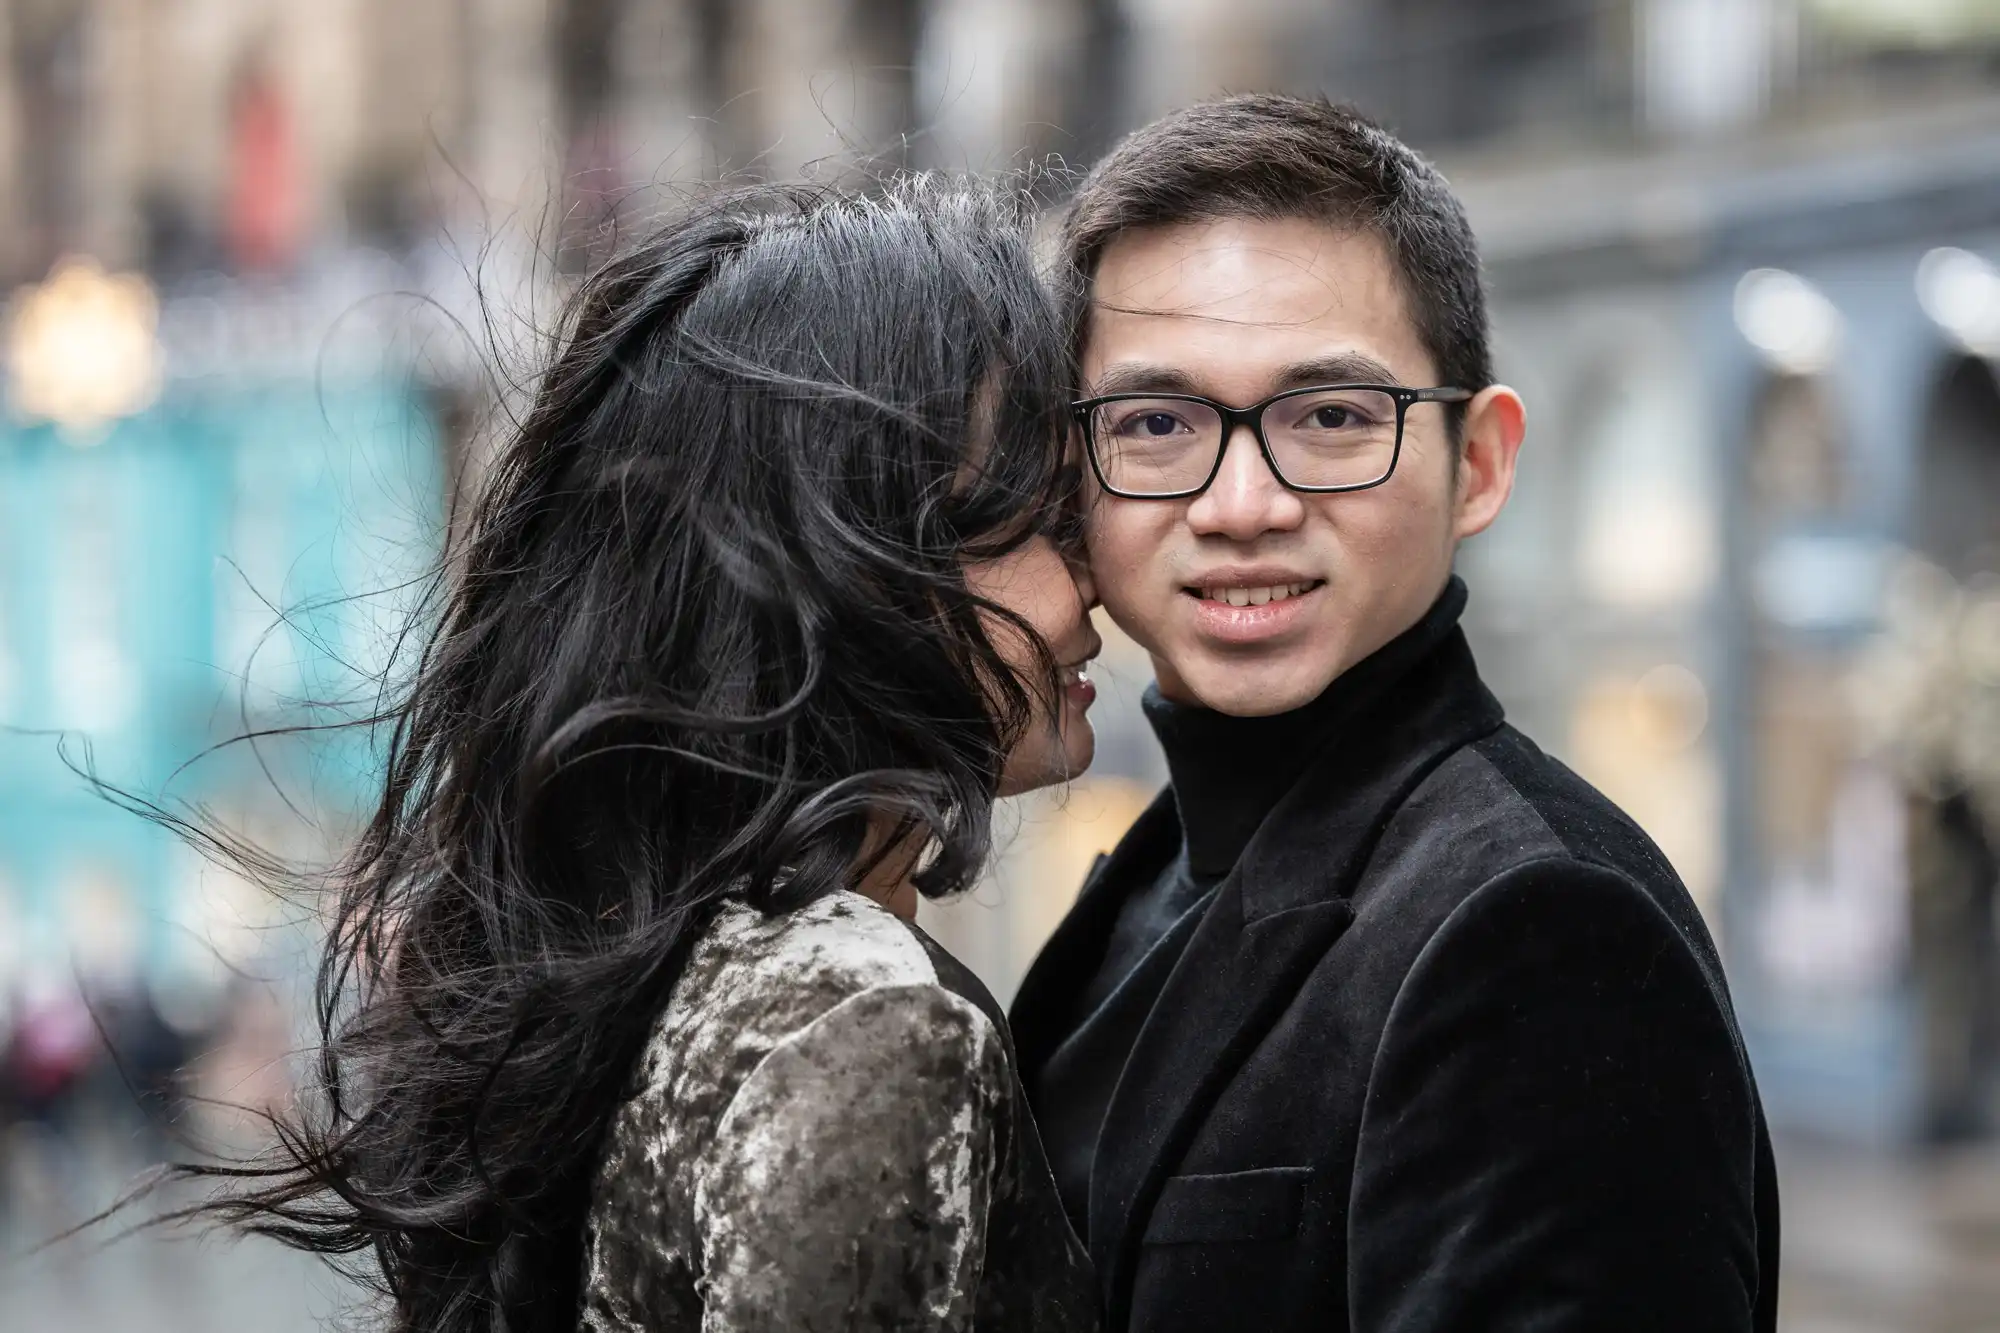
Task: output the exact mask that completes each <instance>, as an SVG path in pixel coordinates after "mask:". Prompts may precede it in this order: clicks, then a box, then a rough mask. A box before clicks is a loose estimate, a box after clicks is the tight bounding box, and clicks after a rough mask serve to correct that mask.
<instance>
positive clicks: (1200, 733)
mask: <svg viewBox="0 0 2000 1333" xmlns="http://www.w3.org/2000/svg"><path fill="white" fill-rule="evenodd" d="M1464 610H1465V585H1464V584H1463V583H1462V582H1460V581H1459V579H1458V578H1457V576H1455V575H1454V576H1453V577H1452V579H1451V581H1450V582H1448V583H1447V584H1446V585H1445V589H1444V592H1443V593H1441V594H1440V595H1439V596H1438V599H1437V601H1435V602H1433V603H1431V608H1430V610H1429V611H1426V612H1425V613H1424V615H1423V617H1422V619H1420V620H1418V621H1417V623H1416V624H1414V625H1412V626H1411V627H1410V628H1409V629H1407V630H1404V631H1403V632H1402V633H1401V634H1400V635H1398V636H1397V637H1396V638H1394V639H1391V640H1390V641H1389V642H1388V643H1387V644H1385V645H1383V646H1382V647H1381V648H1380V649H1378V650H1376V651H1375V652H1374V653H1372V654H1370V655H1369V656H1368V657H1367V658H1365V659H1363V660H1362V661H1360V662H1358V663H1356V664H1355V665H1354V666H1352V667H1350V668H1349V669H1348V670H1346V671H1344V672H1342V673H1341V675H1340V676H1339V677H1337V678H1336V679H1335V680H1334V682H1333V683H1332V684H1331V685H1329V686H1327V687H1326V689H1325V690H1324V691H1322V692H1321V693H1320V695H1319V697H1318V698H1316V699H1314V700H1313V701H1312V702H1311V703H1308V704H1305V705H1304V706H1302V707H1299V708H1295V709H1293V710H1292V711H1291V712H1289V713H1273V714H1271V715H1269V716H1266V717H1231V716H1230V715H1228V714H1227V713H1218V712H1216V711H1215V710H1214V709H1211V708H1203V707H1201V706H1200V705H1199V704H1183V703H1175V702H1173V701H1172V700H1170V699H1167V698H1166V697H1165V696H1163V695H1162V694H1161V693H1160V688H1159V686H1158V685H1151V686H1148V687H1147V689H1146V694H1145V697H1144V699H1143V700H1142V704H1143V706H1144V708H1145V710H1146V720H1147V721H1148V722H1150V723H1152V726H1153V732H1154V734H1155V735H1157V736H1158V737H1159V738H1160V748H1161V749H1162V750H1164V751H1165V752H1166V756H1167V772H1168V773H1169V775H1170V776H1171V777H1172V780H1173V789H1174V801H1175V804H1176V805H1177V806H1178V807H1179V810H1180V817H1181V829H1182V831H1183V836H1184V837H1185V838H1186V849H1187V861H1188V871H1189V873H1190V875H1191V876H1192V877H1193V878H1194V879H1196V880H1197V881H1213V880H1217V879H1220V878H1221V877H1222V876H1224V875H1226V874H1228V873H1229V869H1230V867H1231V866H1233V865H1235V864H1236V859H1237V857H1239V856H1241V855H1242V853H1243V849H1244V847H1245V846H1247V845H1248V844H1249V842H1250V838H1251V835H1252V834H1254V833H1256V831H1257V827H1258V825H1260V824H1262V823H1263V822H1264V816H1266V815H1267V814H1269V813H1270V812H1271V807H1273V806H1275V805H1276V804H1277V803H1278V800H1279V798H1280V797H1282V796H1283V795H1284V794H1285V793H1286V792H1287V791H1289V790H1290V789H1291V787H1292V784H1293V783H1294V782H1296V781H1297V780H1298V778H1299V775H1300V774H1301V773H1303V772H1304V771H1305V768H1306V765H1307V764H1308V763H1309V762H1310V761H1311V760H1312V758H1313V756H1314V755H1317V754H1318V753H1320V752H1321V751H1322V750H1323V749H1325V748H1326V746H1327V744H1328V743H1329V742H1330V741H1331V740H1332V738H1333V735H1334V733H1335V732H1337V731H1339V730H1340V729H1341V727H1342V724H1343V723H1344V722H1345V721H1346V720H1347V719H1349V718H1352V717H1354V716H1355V715H1356V713H1357V712H1358V711H1359V710H1361V709H1362V708H1364V707H1365V706H1366V705H1367V703H1368V702H1369V701H1370V700H1372V699H1374V698H1376V697H1378V696H1379V695H1380V694H1381V692H1382V690H1383V688H1384V687H1385V686H1387V685H1390V684H1393V683H1394V682H1395V681H1396V680H1398V679H1399V678H1401V677H1402V676H1403V675H1404V674H1406V673H1407V672H1408V671H1409V670H1410V668H1412V667H1413V666H1415V665H1416V664H1417V663H1418V662H1420V661H1422V660H1423V659H1424V658H1425V657H1427V656H1429V655H1430V653H1431V651H1432V650H1433V649H1435V648H1436V647H1437V646H1438V644H1439V643H1440V642H1442V641H1443V640H1444V638H1445V636H1446V635H1448V634H1449V633H1450V632H1451V631H1452V629H1453V627H1454V626H1456V625H1457V624H1458V618H1459V615H1460V613H1461V612H1463V611H1464Z"/></svg>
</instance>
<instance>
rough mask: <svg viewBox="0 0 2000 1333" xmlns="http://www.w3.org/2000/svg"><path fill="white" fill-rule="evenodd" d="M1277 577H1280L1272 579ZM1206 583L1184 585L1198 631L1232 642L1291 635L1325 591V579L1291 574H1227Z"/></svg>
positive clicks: (1209, 578) (1207, 577)
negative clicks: (1294, 627)
mask: <svg viewBox="0 0 2000 1333" xmlns="http://www.w3.org/2000/svg"><path fill="white" fill-rule="evenodd" d="M1273 573H1276V574H1278V575H1280V576H1281V577H1276V578H1273V577H1271V575H1272V574H1273ZM1252 578H1256V579H1261V580H1265V581H1261V582H1252V581H1250V580H1251V579H1252ZM1203 579H1204V581H1203V582H1202V583H1200V584H1194V585H1190V586H1186V587H1183V588H1182V589H1181V595H1182V596H1183V597H1186V598H1187V599H1188V601H1189V603H1190V604H1191V606H1192V608H1193V611H1194V621H1195V626H1196V628H1197V630H1198V631H1199V632H1200V633H1201V634H1203V635H1204V636H1206V637H1208V638H1210V639H1215V640H1219V641H1221V642H1223V643H1229V644H1254V643H1260V642H1262V641H1264V640H1266V639H1272V638H1276V637H1278V636H1279V635H1281V634H1284V633H1286V632H1288V631H1289V630H1291V629H1292V628H1293V626H1295V625H1297V624H1298V622H1299V621H1300V620H1301V619H1303V618H1304V617H1305V616H1306V615H1307V614H1309V613H1310V612H1311V610H1312V608H1313V606H1314V605H1315V604H1316V603H1317V602H1318V600H1319V595H1320V590H1321V589H1323V588H1324V587H1326V580H1324V579H1314V578H1301V577H1299V576H1297V575H1296V574H1290V572H1289V571H1264V570H1257V571H1243V572H1238V571H1227V572H1226V574H1223V575H1218V574H1207V575H1204V576H1203Z"/></svg>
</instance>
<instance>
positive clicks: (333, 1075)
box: [180, 178, 1066, 1333]
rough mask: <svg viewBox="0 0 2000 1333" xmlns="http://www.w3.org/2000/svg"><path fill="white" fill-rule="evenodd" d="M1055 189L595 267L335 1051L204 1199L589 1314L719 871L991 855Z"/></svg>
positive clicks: (341, 1005)
mask: <svg viewBox="0 0 2000 1333" xmlns="http://www.w3.org/2000/svg"><path fill="white" fill-rule="evenodd" d="M1026 223H1027V217H1026V206H1025V204H1018V205H1017V204H1016V203H1015V202H1014V201H1013V200H1012V199H1011V198H1010V197H1007V196H1005V195H1002V194H997V193H995V192H994V191H993V190H992V189H990V188H985V187H977V188H975V187H972V186H969V185H965V184H962V183H953V182H939V181H936V180H927V179H923V178H914V179H908V180H904V181H902V182H899V183H897V184H894V185H892V186H891V187H889V188H887V189H885V190H881V191H878V192H876V193H873V194H871V195H869V196H867V197H856V196H835V195H830V194H827V193H825V192H822V191H814V190H802V189H786V188H765V189H758V190H754V191H750V192H740V193H736V194H733V195H729V196H726V197H722V198H719V199H716V200H712V201H710V202H709V203H707V204H705V205H702V206H700V207H698V208H696V209H694V210H693V211H691V212H690V213H689V214H688V215H687V216H684V217H682V218H681V219H680V220H678V221H676V222H674V223H673V224H672V225H670V226H667V227H666V228H665V229H664V230H661V231H660V232H659V233H658V234H657V235H655V236H653V237H652V238H651V239H650V240H648V241H646V242H645V243H643V244H641V245H639V246H638V247H637V248H635V249H633V250H632V251H631V252H630V253H628V254H626V255H624V256H623V257H621V258H618V259H616V260H614V261H613V262H611V263H609V264H608V265H607V266H605V267H604V268H603V269H602V270H601V271H600V272H598V273H596V274H595V275H593V276H592V277H590V278H589V279H588V280H587V281H585V282H584V284H583V285H582V287H581V289H580V291H579V292H578V294H577V295H576V296H575V298H574V299H573V301H572V303H571V305H570V307H569V310H568V313H567V315H566V317H565V320H564V323H563V325H562V328H561V332H560V337H559V339H558V341H557V345H556V351H555V354H554V358H553V362H552V364H550V365H549V366H548V367H547V369H546V371H545V372H544V373H543V375H542V377H541V379H540V380H539V383H538V387H537V389H536V391H535V393H534V395H533V400H532V405H531V406H530V407H529V409H528V410H527V411H526V413H525V416H524V417H523V418H522V419H521V420H520V422H519V424H518V426H517V427H516V428H515V429H514V430H513V431H512V432H511V434H510V437H509V438H508V439H506V440H505V441H504V443H503V444H502V446H501V447H500V449H499V452H498V456H497V458H496V459H495V460H494V462H493V464H492V467H491V471H490V473H489V475H488V478H487V480H486V482H485V484H484V488H483V491H482V494H481V497H480V498H479V500H478V501H477V503H476V505H475V507H474V509H473V512H472V515H471V518H470V522H469V524H468V527H467V530H466V534H465V537H464V539H463V542H462V546H461V549H459V550H458V551H456V552H453V553H449V554H448V569H449V574H448V576H447V577H443V578H441V579H440V581H439V584H438V589H439V591H438V593H437V604H436V605H435V606H434V607H433V608H432V610H431V612H430V615H429V618H428V619H427V620H426V621H425V622H424V623H425V625H426V626H427V629H426V631H425V633H424V635H423V636H422V639H421V642H422V651H421V656H420V660H419V661H418V662H417V664H416V667H415V670H414V673H413V676H412V678H411V681H410V683H409V684H408V686H407V687H406V689H405V690H404V692H403V693H402V694H401V695H400V696H399V697H398V702H397V705H396V707H395V708H393V709H392V710H390V713H389V718H390V721H391V722H392V724H393V737H392V742H391V745H390V748H389V753H388V762H387V775H386V778H385V781H384V787H383V790H382V794H381V800H380V803H379V805H378V806H376V808H375V809H374V812H373V815H372V817H371V818H370V819H369V820H368V822H367V824H366V825H365V828H364V829H363V830H362V832H361V834H360V836H359V838H358V840H357V841H356V842H355V844H354V845H353V847H352V849H351V851H350V852H349V853H348V855H347V856H346V857H345V859H344V860H343V861H341V862H340V864H339V866H338V868H337V871H336V874H335V882H334V887H335V889H336V890H337V892H336V894H335V901H334V904H333V907H332V913H331V926H330V937H329V940H328V946H327V950H326V953H325V957H324V960H323V963H322V965H321V968H320V972H319V976H318V984H317V1017H318V1023H319V1029H320V1043H321V1044H320V1047H319V1051H318V1057H317V1066H316V1079H315V1086H313V1087H312V1088H311V1089H310V1092H309V1095H307V1096H305V1097H304V1098H302V1109H301V1110H299V1111H298V1112H297V1113H295V1114H294V1113H288V1114H287V1115H286V1116H285V1117H284V1118H283V1119H281V1120H280V1122H279V1131H280V1140H279V1149H278V1155H277V1157H276V1158H275V1159H274V1160H273V1161H272V1162H269V1163H252V1164H237V1165H214V1164H207V1165H194V1166H186V1167H182V1168H180V1171H181V1172H182V1173H183V1174H187V1175H194V1176H198V1177H203V1178H209V1179H213V1178H215V1177H218V1176H221V1177H228V1178H230V1180H231V1182H232V1183H231V1184H230V1185H229V1186H228V1188H227V1189H226V1190H225V1192H224V1193H223V1194H222V1195H221V1196H219V1197H217V1198H215V1199H213V1200H211V1201H209V1202H207V1203H204V1204H202V1205H199V1206H197V1207H196V1208H194V1209H190V1210H187V1211H188V1212H189V1213H194V1214H199V1215H203V1216H208V1217H216V1216H220V1217H221V1218H223V1219H224V1220H226V1221H228V1222H231V1223H233V1224H236V1225H238V1226H240V1227H242V1228H244V1229H247V1230H251V1231H256V1232H261V1233H264V1234H268V1235H272V1236H275V1237H277V1238H279V1239H281V1240H283V1241H285V1242H286V1243H288V1244H291V1245H294V1246H297V1247H300V1248H303V1249H306V1250H311V1251H315V1252H318V1253H321V1254H326V1255H360V1256H364V1257H368V1258H370V1259H371V1260H372V1262H366V1263H363V1264H361V1265H358V1267H360V1268H361V1269H363V1270H373V1271H372V1274H371V1275H372V1277H373V1278H374V1279H375V1280H378V1281H379V1282H380V1284H381V1286H382V1289H383V1291H384V1293H385V1294H386V1297H387V1303H388V1304H389V1305H390V1306H391V1307H392V1309H393V1312H394V1314H393V1320H392V1325H393V1327H395V1328H396V1329H399V1330H410V1331H412V1333H416V1331H418V1330H421V1331H422V1333H459V1331H461V1330H463V1331H464V1333H472V1331H473V1330H506V1331H507V1333H536V1331H540V1330H555V1329H562V1330H569V1329H573V1328H574V1327H575V1324H576V1320H577V1318H578V1311H579V1299H580V1290H579V1287H580V1265H581V1236H582V1228H583V1219H584V1214H585V1212H586V1210H587V1207H588V1204H589V1192H590V1187H591V1182H592V1175H593V1172H594V1169H595V1166H596V1161H597V1156H598V1154H599V1152H600V1150H601V1141H602V1139H603V1137H604V1134H605V1131H606V1128H607V1126H608V1124H609V1121H610V1118H611V1115H612V1113H613V1111H614V1110H615V1108H616V1106H617V1105H618V1103H619V1101H620V1099H621V1097H622V1095H623V1092H624V1090H625V1088H626V1085H627V1081H628V1079H629V1078H630V1077H631V1075H632V1070H633V1066H634V1064H635V1062H636V1060H637V1058H638V1056H639V1054H640V1051H641V1049H642V1047H643V1045H644V1042H645V1039H646V1035H647V1032H648V1029H649V1027H650V1026H651V1025H652V1023H653V1022H654V1021H655V1019H656V1017H657V1014H658V1013H659V1011H660V1009H661V1007H662V1005H663V1004H664V1003H665V1000H666V995H667V992H668V990H669V988H670V987H671V986H672V984H673V982H674V980H675V978H676V976H677V974H678V970H679V966H680V963H681V960H682V957H683V955H684V953H685V951H686V948H687V946H688V945H689V944H690V942H691V939H692V937H693V936H694V935H695V934H696V933H698V931H699V929H700V928H701V926H702V925H703V924H704V923H705V921H706V919H707V916H708V914H709V912H710V911H711V909H712V908H713V907H714V905H715V904H716V903H717V901H718V900H719V899H720V898H722V897H723V896H724V895H725V894H741V895H743V896H745V897H747V898H748V899H749V900H750V901H751V902H752V903H754V904H756V905H758V906H760V907H762V908H763V909H765V910H767V911H774V912H775V911H783V910H786V909H789V908H793V907H796V906H799V905H800V904H803V903H805V902H807V901H809V900H811V899H813V898H814V897H816V896H818V895H821V894H824V893H827V892H829V891H831V890H833V889H835V888H838V887H840V886H843V885H846V884H850V883H852V882H853V881H854V878H855V876H856V874H857V873H858V869H859V868H860V867H861V865H862V863H863V862H864V861H865V860H867V858H868V856H869V854H870V851H871V849H873V848H875V847H877V846H878V845H879V844H880V842H881V838H880V825H881V819H882V817H883V813H884V812H887V814H888V815H889V817H890V818H892V819H893V820H896V821H900V823H901V826H902V829H903V831H905V832H907V833H909V834H910V835H911V837H912V838H913V839H914V840H915V841H916V842H918V843H922V844H924V845H927V846H928V848H929V852H928V854H927V857H926V859H925V861H924V865H923V869H922V870H921V872H920V873H919V876H918V886H919V887H920V888H921V889H922V890H923V891H924V892H925V893H927V894H931V895H937V894H942V893H946V892H949V891H951V890H953V889H956V888H960V887H963V886H965V885H966V884H967V883H968V882H969V880H970V879H971V877H972V876H973V875H974V874H975V872H976V871H977V870H978V868H979V866H980V864H981V862H982V861H983V859H984V857H985V854H986V852H987V850H988V841H989V837H990V833H989V824H990V819H989V816H990V813H991V807H992V803H993V800H994V796H995V791H996V787H997V784H998V780H999V774H1000V770H1001V765H1002V761H1003V756H1004V755H1005V753H1006V751H1007V749H1008V747H1009V745H1010V744H1011V743H1012V742H1013V741H1014V740H1015V739H1016V738H1017V737H1018V736H1019V735H1020V734H1021V733H1022V731H1023V729H1024V728H1026V727H1028V726H1030V725H1035V724H1034V722H1033V721H1032V719H1033V718H1034V717H1035V716H1036V695H1037V694H1038V693H1039V692H1041V691H1042V690H1044V689H1046V690H1047V691H1048V692H1049V694H1050V696H1051V697H1053V694H1054V691H1055V689H1056V686H1055V668H1054V664H1053V662H1052V661H1050V660H1049V656H1048V652H1047V648H1046V646H1045V645H1041V644H1040V643H1039V640H1035V639H1033V638H1032V636H1031V635H1030V636H1029V640H1028V641H1029V642H1031V643H1033V644H1035V645H1036V647H1037V651H1038V656H1039V659H1040V662H1041V666H1042V668H1043V669H1042V671H1041V672H1040V673H1030V674H1029V677H1028V679H1027V680H1026V681H1023V680H1022V679H1021V678H1020V677H1019V676H1018V675H1017V674H1016V673H1015V672H1013V671H1010V670H1009V669H1008V668H1007V665H1006V662H1005V661H1004V660H1003V657H1002V656H1001V654H1000V653H999V651H998V650H997V649H996V647H995V645H994V643H993V642H992V640H991V638H990V637H989V633H988V631H987V629H986V628H985V624H984V623H983V622H982V615H984V616H986V617H991V616H996V615H998V616H1001V617H1003V618H1005V619H1007V620H1010V621H1011V622H1012V623H1013V625H1015V626H1016V627H1018V628H1019V629H1021V630H1023V631H1026V630H1027V629H1028V627H1027V625H1026V624H1025V622H1022V621H1020V620H1019V619H1018V618H1014V617H1008V616H1007V615H1006V613H1005V612H1004V611H1003V610H1002V609H1001V608H998V607H995V606H992V605H990V604H987V603H984V602H982V601H980V599H979V598H977V597H976V596H975V595H973V594H972V593H971V592H970V591H969V590H968V588H967V586H966V583H965V580H964V578H963V573H962V571H963V567H964V564H965V562H966V561H968V560H970V559H977V558H981V557H984V556H989V555H995V554H999V553H1002V552H1004V551H1006V550H1008V549H1011V548H1012V547H1014V546H1016V545H1018V544H1019V543H1020V542H1022V541H1024V540H1026V539H1027V538H1029V537H1030V536H1031V535H1033V534H1034V533H1036V532H1037V531H1041V530H1042V529H1043V526H1044V525H1045V523H1046V522H1047V521H1048V520H1049V519H1050V518H1051V517H1052V516H1054V515H1057V514H1060V513H1061V512H1062V511H1063V508H1064V505H1063V496H1062V495H1061V493H1060V492H1061V490H1062V487H1063V484H1064V483H1063V481H1062V474H1063V469H1062V467H1061V461H1062V460H1061V443H1060V441H1061V438H1062V433H1061V418H1062V408H1063V402H1064V399H1065V397H1066V394H1065V385H1066V377H1065V375H1064V369H1063V366H1064V363H1063V356H1062V339H1061V336H1060V329H1059V327H1058V322H1057V319H1056V316H1055V315H1054V314H1053V313H1052V309H1051V306H1050V303H1049V301H1048V299H1047V298H1046V296H1045V295H1044V293H1043V291H1042V289H1041V287H1040V285H1039V283H1038V281H1037V275H1036V272H1035V268H1034V263H1033V260H1032V257H1031V254H1030V250H1029V246H1028V241H1027V227H1026ZM985 623H990V620H989V621H987V622H985ZM1040 676H1045V677H1046V681H1044V680H1042V679H1039V677H1040ZM871 828H872V829H874V830H875V832H874V835H873V836H871Z"/></svg>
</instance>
